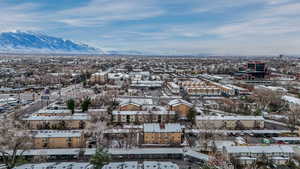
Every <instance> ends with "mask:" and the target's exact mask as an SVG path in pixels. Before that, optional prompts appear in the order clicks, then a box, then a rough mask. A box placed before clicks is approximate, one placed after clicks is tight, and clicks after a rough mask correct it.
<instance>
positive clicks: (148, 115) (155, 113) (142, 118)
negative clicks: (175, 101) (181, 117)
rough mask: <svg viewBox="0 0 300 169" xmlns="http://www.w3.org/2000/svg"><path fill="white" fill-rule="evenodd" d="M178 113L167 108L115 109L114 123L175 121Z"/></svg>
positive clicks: (113, 114) (113, 113)
mask: <svg viewBox="0 0 300 169" xmlns="http://www.w3.org/2000/svg"><path fill="white" fill-rule="evenodd" d="M175 117H176V113H175V112H174V111H166V110H144V111H118V110H116V111H113V112H112V122H114V123H137V124H141V123H161V122H164V123H166V122H174V121H175Z"/></svg>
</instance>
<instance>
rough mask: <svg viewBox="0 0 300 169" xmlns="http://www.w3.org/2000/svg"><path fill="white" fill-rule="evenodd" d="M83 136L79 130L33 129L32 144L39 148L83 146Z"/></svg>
mask: <svg viewBox="0 0 300 169" xmlns="http://www.w3.org/2000/svg"><path fill="white" fill-rule="evenodd" d="M84 140H85V139H84V136H83V134H82V133H81V131H79V130H35V131H33V146H34V148H36V149H41V148H83V147H84V145H85V141H84Z"/></svg>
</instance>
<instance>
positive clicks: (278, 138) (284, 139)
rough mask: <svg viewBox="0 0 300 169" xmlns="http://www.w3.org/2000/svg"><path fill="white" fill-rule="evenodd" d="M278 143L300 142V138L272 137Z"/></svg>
mask: <svg viewBox="0 0 300 169" xmlns="http://www.w3.org/2000/svg"><path fill="white" fill-rule="evenodd" d="M272 139H273V140H276V141H300V137H272Z"/></svg>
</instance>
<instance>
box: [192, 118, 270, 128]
mask: <svg viewBox="0 0 300 169" xmlns="http://www.w3.org/2000/svg"><path fill="white" fill-rule="evenodd" d="M196 124H197V126H198V127H199V128H201V129H240V130H241V129H263V128H264V118H263V117H262V116H196Z"/></svg>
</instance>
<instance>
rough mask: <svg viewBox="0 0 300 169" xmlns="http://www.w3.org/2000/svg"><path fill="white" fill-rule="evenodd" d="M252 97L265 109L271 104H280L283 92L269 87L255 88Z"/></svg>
mask: <svg viewBox="0 0 300 169" xmlns="http://www.w3.org/2000/svg"><path fill="white" fill-rule="evenodd" d="M252 97H253V99H254V100H255V101H256V102H257V104H258V105H259V106H260V108H261V109H263V110H266V109H267V108H269V106H270V104H273V105H280V103H281V102H282V99H281V94H279V93H277V92H275V91H272V90H269V89H263V88H262V89H255V90H254V91H253V95H252Z"/></svg>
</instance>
